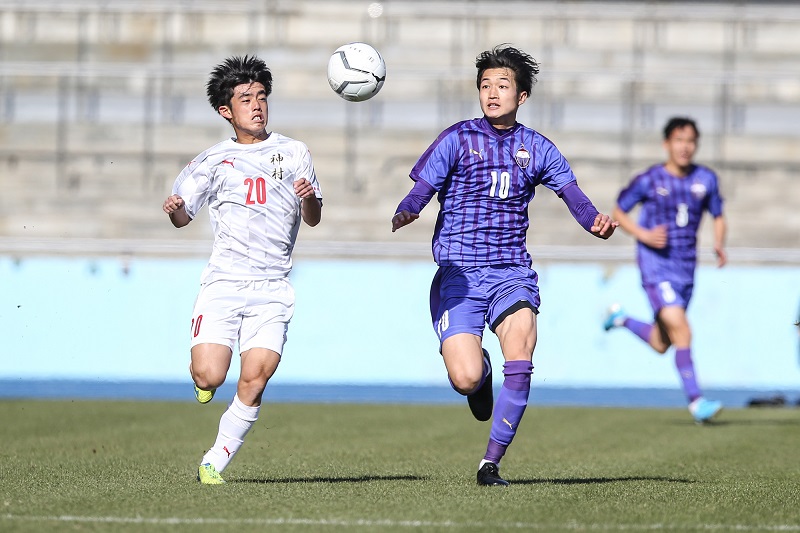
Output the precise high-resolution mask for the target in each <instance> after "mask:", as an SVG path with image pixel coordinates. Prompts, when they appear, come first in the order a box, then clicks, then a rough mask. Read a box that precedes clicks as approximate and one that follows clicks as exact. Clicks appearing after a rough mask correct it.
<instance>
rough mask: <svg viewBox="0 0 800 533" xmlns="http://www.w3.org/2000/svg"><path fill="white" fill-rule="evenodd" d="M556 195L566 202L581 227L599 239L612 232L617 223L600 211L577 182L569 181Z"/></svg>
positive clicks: (609, 235)
mask: <svg viewBox="0 0 800 533" xmlns="http://www.w3.org/2000/svg"><path fill="white" fill-rule="evenodd" d="M558 195H559V196H560V197H561V199H562V200H564V203H565V204H567V207H568V208H569V212H570V213H572V216H573V218H574V219H575V220H577V221H578V223H579V224H580V225H581V226H583V228H584V229H585V230H586V231H588V232H589V233H591V234H592V235H594V236H595V237H600V238H601V239H608V238H609V237H611V235H613V234H614V229H616V227H617V226H618V225H619V223H618V222H615V221H614V220H612V219H611V217H609V216H608V215H604V214H603V213H600V212H599V211H598V210H597V208H595V206H594V204H592V202H591V200H589V198H588V197H587V196H586V195H585V194H584V193H583V191H582V190H581V189H580V187H578V184H577V183H574V182H573V183H570V184H569V185H567V186H566V187H564V188H563V189H561V190H560V191H559V192H558Z"/></svg>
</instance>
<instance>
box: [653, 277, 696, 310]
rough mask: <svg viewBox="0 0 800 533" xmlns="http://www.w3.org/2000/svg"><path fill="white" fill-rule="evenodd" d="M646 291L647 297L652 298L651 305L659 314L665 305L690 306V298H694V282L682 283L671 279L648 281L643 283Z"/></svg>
mask: <svg viewBox="0 0 800 533" xmlns="http://www.w3.org/2000/svg"><path fill="white" fill-rule="evenodd" d="M642 287H644V292H646V293H647V299H648V300H650V306H651V307H652V308H653V313H654V314H655V315H658V312H659V311H661V309H663V308H664V307H668V306H679V307H683V308H684V309H686V308H687V307H689V300H691V299H692V291H693V290H694V284H693V283H692V284H689V285H680V284H677V283H672V282H670V281H662V282H659V283H646V284H644V285H642Z"/></svg>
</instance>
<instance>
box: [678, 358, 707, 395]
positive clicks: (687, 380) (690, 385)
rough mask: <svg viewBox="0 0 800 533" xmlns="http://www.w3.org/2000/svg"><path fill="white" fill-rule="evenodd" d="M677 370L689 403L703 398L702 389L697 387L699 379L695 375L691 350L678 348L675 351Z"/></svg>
mask: <svg viewBox="0 0 800 533" xmlns="http://www.w3.org/2000/svg"><path fill="white" fill-rule="evenodd" d="M675 368H677V369H678V375H680V377H681V384H682V385H683V392H684V393H685V394H686V397H687V398H689V402H693V401H695V400H696V399H697V398H699V397H700V396H702V395H703V394H702V393H701V392H700V387H699V386H698V385H697V378H696V377H695V375H694V364H693V363H692V349H691V348H677V349H676V350H675Z"/></svg>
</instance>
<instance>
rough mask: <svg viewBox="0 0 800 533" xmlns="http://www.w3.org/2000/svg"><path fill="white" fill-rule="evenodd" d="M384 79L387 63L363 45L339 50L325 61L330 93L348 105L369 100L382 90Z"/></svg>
mask: <svg viewBox="0 0 800 533" xmlns="http://www.w3.org/2000/svg"><path fill="white" fill-rule="evenodd" d="M385 79H386V63H384V62H383V58H382V57H381V55H380V54H379V53H378V51H377V50H375V49H374V48H373V47H371V46H370V45H368V44H366V43H348V44H345V45H343V46H340V47H339V48H337V49H336V51H335V52H334V53H333V55H332V56H331V58H330V60H329V61H328V83H329V84H330V85H331V89H333V91H334V92H335V93H336V94H338V95H339V96H341V97H342V98H344V99H345V100H347V101H349V102H363V101H364V100H369V99H370V98H372V97H373V96H375V95H376V94H378V91H380V90H381V87H383V82H384V80H385Z"/></svg>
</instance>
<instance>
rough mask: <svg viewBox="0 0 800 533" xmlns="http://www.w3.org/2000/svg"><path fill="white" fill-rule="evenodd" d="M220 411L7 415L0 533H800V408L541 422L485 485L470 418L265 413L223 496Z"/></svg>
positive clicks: (5, 406) (119, 407) (589, 414)
mask: <svg viewBox="0 0 800 533" xmlns="http://www.w3.org/2000/svg"><path fill="white" fill-rule="evenodd" d="M224 409H225V403H224V402H223V401H215V402H212V403H211V404H208V405H206V406H200V405H197V404H193V403H188V402H186V403H182V402H169V403H167V402H117V401H112V402H99V401H71V402H51V401H0V422H2V426H1V427H2V433H1V434H2V444H3V445H2V447H1V448H0V505H2V510H0V531H3V532H16V531H126V532H127V531H130V532H134V531H136V532H140V531H145V532H150V531H195V532H197V531H263V530H276V529H277V530H281V531H493V530H535V531H653V530H667V531H800V409H793V408H785V409H764V410H754V409H750V410H745V409H739V410H729V411H725V412H723V413H722V415H721V417H720V419H719V422H717V423H716V424H714V425H711V426H697V425H695V424H694V423H693V422H692V421H691V418H690V417H689V415H688V413H687V412H686V411H685V410H672V409H610V408H605V409H604V408H541V407H536V406H531V407H529V408H528V412H527V414H526V417H525V420H524V421H523V423H522V426H521V428H520V431H519V433H518V434H517V438H516V440H515V442H514V445H513V446H512V448H511V449H510V450H509V453H508V454H507V455H506V458H505V459H504V460H503V463H502V465H501V472H502V473H503V475H504V476H505V477H507V478H508V479H509V481H511V482H512V486H510V487H508V488H489V487H478V486H476V484H475V471H476V468H477V464H478V461H479V460H480V458H481V457H482V454H483V451H484V446H485V443H486V438H487V436H488V431H489V425H488V423H483V424H482V423H478V422H476V421H475V420H473V419H472V418H471V416H470V414H469V410H468V409H467V408H466V406H460V405H446V406H418V405H402V406H401V405H351V404H344V405H342V404H321V405H312V404H268V405H266V406H265V407H264V408H263V409H262V413H261V418H260V420H259V421H258V423H257V424H256V427H255V428H254V429H253V431H252V432H251V433H250V435H249V436H248V440H247V441H246V443H245V446H244V448H243V449H242V451H241V452H240V453H239V455H238V456H237V458H236V461H235V462H233V463H232V464H231V466H230V467H229V468H228V469H227V470H226V471H225V473H224V475H225V477H226V479H227V480H228V483H227V484H226V485H221V486H201V485H199V484H198V483H197V482H196V481H195V479H194V476H195V473H196V466H197V462H198V461H199V459H200V457H201V456H202V454H203V452H204V451H205V449H206V447H208V446H210V445H211V443H212V442H213V439H214V436H215V435H216V429H217V423H218V420H219V416H220V414H221V413H222V411H223V410H224Z"/></svg>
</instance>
